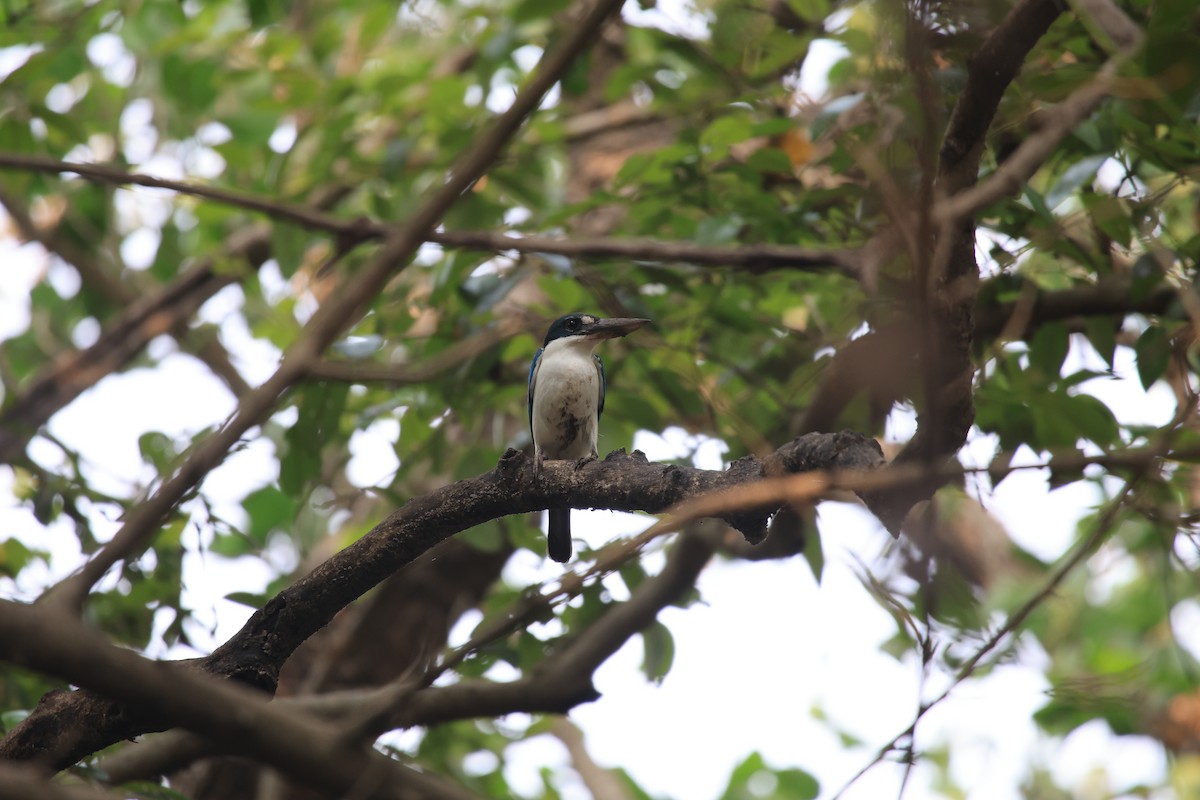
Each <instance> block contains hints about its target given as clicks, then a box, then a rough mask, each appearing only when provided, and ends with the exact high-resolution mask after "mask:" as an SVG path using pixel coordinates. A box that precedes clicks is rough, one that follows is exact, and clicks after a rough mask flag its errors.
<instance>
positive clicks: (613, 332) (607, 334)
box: [542, 314, 650, 347]
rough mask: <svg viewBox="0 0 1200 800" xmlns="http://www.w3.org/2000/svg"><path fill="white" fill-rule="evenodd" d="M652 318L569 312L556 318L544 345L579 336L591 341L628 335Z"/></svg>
mask: <svg viewBox="0 0 1200 800" xmlns="http://www.w3.org/2000/svg"><path fill="white" fill-rule="evenodd" d="M649 321H650V320H648V319H638V318H633V317H629V318H625V317H613V318H610V319H601V318H600V317H595V316H592V315H591V314H567V315H566V316H563V317H559V318H558V319H556V320H554V322H553V323H552V324H551V325H550V330H548V331H546V341H545V342H544V343H543V344H542V346H543V347H545V346H546V345H548V344H550V343H551V342H553V341H554V340H556V339H565V338H567V337H570V336H579V337H582V338H584V339H587V340H589V341H599V340H601V339H615V338H617V337H619V336H626V335H628V334H630V333H633V332H634V331H636V330H637V329H638V328H640V327H642V326H643V325H645V324H646V323H647V322H649Z"/></svg>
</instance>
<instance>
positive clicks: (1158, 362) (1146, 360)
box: [1133, 325, 1171, 389]
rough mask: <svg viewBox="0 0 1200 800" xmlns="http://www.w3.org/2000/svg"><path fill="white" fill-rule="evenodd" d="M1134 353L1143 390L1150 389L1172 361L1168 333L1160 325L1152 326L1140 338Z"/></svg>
mask: <svg viewBox="0 0 1200 800" xmlns="http://www.w3.org/2000/svg"><path fill="white" fill-rule="evenodd" d="M1133 351H1134V353H1135V354H1136V355H1137V371H1138V377H1139V378H1140V379H1141V381H1142V388H1144V389H1149V388H1150V386H1151V385H1152V384H1153V383H1154V382H1155V381H1157V380H1158V379H1159V378H1161V377H1162V376H1163V373H1164V372H1166V371H1167V364H1168V363H1170V360H1171V342H1170V340H1169V339H1168V338H1167V334H1166V331H1164V330H1163V329H1162V328H1161V327H1159V326H1158V325H1151V326H1150V327H1149V328H1147V329H1146V330H1145V331H1144V332H1143V333H1142V335H1141V336H1139V337H1138V340H1137V344H1136V345H1135V346H1134V348H1133Z"/></svg>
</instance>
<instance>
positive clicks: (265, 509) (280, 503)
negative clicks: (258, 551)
mask: <svg viewBox="0 0 1200 800" xmlns="http://www.w3.org/2000/svg"><path fill="white" fill-rule="evenodd" d="M298 507H299V506H298V503H297V502H296V500H295V499H294V498H292V497H289V496H288V495H286V494H284V493H283V492H282V491H281V490H279V489H277V488H276V487H274V486H264V487H263V488H261V489H258V490H256V491H253V492H251V493H250V494H248V495H246V499H245V500H243V501H242V508H244V509H246V514H247V515H248V516H249V517H250V528H249V530H247V534H248V535H249V537H250V539H251V541H253V542H254V543H255V544H256V545H258V546H259V547H265V546H266V544H267V536H268V535H269V534H270V533H271V531H274V530H285V531H286V530H287V529H288V528H290V527H291V525H292V523H293V522H294V521H295V518H296V510H297V508H298Z"/></svg>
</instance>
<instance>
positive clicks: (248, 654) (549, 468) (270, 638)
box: [0, 433, 882, 766]
mask: <svg viewBox="0 0 1200 800" xmlns="http://www.w3.org/2000/svg"><path fill="white" fill-rule="evenodd" d="M881 461H882V454H881V453H880V451H879V446H878V445H877V444H876V443H875V441H874V440H872V439H868V438H866V437H862V436H859V435H857V434H851V433H840V434H811V435H809V436H805V437H801V438H800V439H797V440H795V441H793V442H790V443H788V444H787V445H784V446H783V447H781V448H780V449H779V450H778V451H777V452H776V453H775V454H774V455H773V456H772V457H771V458H769V459H767V460H765V461H764V462H759V461H758V460H757V459H754V458H745V459H741V460H739V461H737V462H735V463H734V464H733V465H731V467H730V468H729V469H728V470H724V471H711V470H699V469H693V468H688V467H681V466H673V465H671V466H668V465H661V464H652V463H648V462H647V461H646V460H645V458H644V457H642V456H641V454H640V453H635V454H634V455H625V454H624V453H623V452H620V451H618V452H617V453H614V454H612V455H610V456H609V457H608V458H606V459H605V460H603V461H591V462H587V463H584V464H582V465H576V464H574V463H572V462H562V461H554V462H549V463H548V464H547V465H546V468H545V470H544V471H543V473H542V476H541V478H540V479H538V478H535V477H534V474H533V468H532V464H531V463H530V460H529V459H528V458H527V457H526V456H524V455H522V454H521V453H518V452H516V451H509V452H508V453H507V454H505V456H504V457H503V458H502V459H501V460H500V463H499V464H498V465H497V467H496V468H495V469H494V470H492V471H491V472H488V473H485V474H484V475H481V476H479V477H478V478H475V479H472V480H469V481H459V482H458V483H454V484H451V485H449V486H446V487H443V488H441V489H438V490H436V491H434V492H431V493H429V494H427V495H424V496H422V497H417V498H413V499H412V500H410V501H409V502H408V503H406V504H405V505H404V506H402V507H401V508H399V509H397V510H396V512H395V513H393V514H392V515H391V516H390V517H388V518H387V519H386V520H384V521H383V522H382V523H380V524H379V525H378V526H376V527H375V529H374V530H372V531H371V532H370V533H368V534H367V535H366V536H364V537H363V538H362V539H360V540H359V541H357V542H355V543H354V544H352V545H350V546H349V547H347V548H346V549H345V550H342V551H341V552H339V553H337V554H336V555H334V556H333V557H332V558H330V559H329V560H328V561H326V562H325V563H323V564H321V565H320V566H319V567H317V568H316V569H315V570H313V571H312V572H311V573H309V574H308V575H306V576H305V577H303V578H301V579H300V580H299V581H297V582H296V583H295V584H293V585H292V586H290V587H288V588H287V589H284V590H283V591H282V592H280V593H279V594H278V595H277V596H276V597H274V598H272V599H271V600H270V601H269V602H268V603H267V604H266V606H264V607H263V608H262V609H260V610H259V611H257V612H255V613H254V614H253V615H252V616H251V618H250V619H249V620H248V621H247V623H246V625H245V626H244V627H243V628H242V630H241V631H239V632H238V633H237V634H236V635H234V636H233V637H232V638H231V639H230V640H229V641H228V642H226V643H225V644H223V645H222V646H221V647H219V648H218V649H217V650H216V651H215V652H213V653H212V654H211V655H210V656H208V657H207V658H204V659H202V660H201V661H200V666H201V667H202V668H203V669H205V670H207V671H209V672H211V673H214V674H216V675H221V676H224V677H232V678H235V679H237V680H239V681H241V682H244V683H248V684H250V685H252V686H256V687H259V688H262V689H265V690H267V691H273V690H274V688H275V685H276V682H277V680H278V676H279V670H280V667H281V666H282V664H283V662H284V661H285V660H286V659H287V658H288V656H289V655H291V653H292V652H293V651H294V650H295V649H296V648H297V647H298V646H299V645H300V643H301V642H303V641H304V640H306V639H307V638H308V637H309V636H311V635H312V634H313V633H314V632H315V631H317V630H318V629H320V628H321V627H322V626H324V625H325V624H326V623H327V622H328V621H329V620H330V619H331V618H332V617H333V615H334V614H336V613H337V612H338V611H339V610H341V609H342V608H343V607H345V606H346V605H347V604H349V603H350V602H351V601H353V600H354V599H355V598H357V597H359V596H360V595H362V594H363V593H364V592H366V591H367V590H369V589H370V588H372V587H373V586H375V585H377V584H378V583H379V582H380V581H382V580H383V579H384V578H386V577H388V576H389V575H391V574H393V573H394V572H395V571H396V570H398V569H400V568H401V567H403V566H404V565H406V564H408V563H410V562H411V561H412V560H413V559H415V558H416V557H417V556H418V555H420V554H421V553H423V552H425V551H426V550H428V549H429V548H431V547H433V546H434V545H435V544H437V543H438V542H441V541H442V540H444V539H446V538H448V537H450V536H452V535H454V534H455V533H457V532H459V531H462V530H465V529H467V528H470V527H473V526H475V525H478V524H480V523H482V522H485V521H487V520H490V519H495V518H497V517H500V516H504V515H507V514H517V513H528V512H530V511H536V510H540V509H544V508H549V507H564V506H574V507H597V508H610V509H621V510H627V511H635V510H643V511H650V512H659V511H663V510H666V509H668V508H671V507H673V506H675V505H677V504H678V503H680V502H681V501H683V500H685V499H687V498H689V497H693V496H696V495H699V494H702V493H705V492H711V491H714V490H718V489H727V488H730V487H733V486H736V485H739V484H744V483H747V482H751V481H757V480H760V479H762V478H763V477H764V475H777V474H786V473H790V472H797V471H804V470H816V469H869V468H871V467H874V466H877V465H879V464H880V463H881ZM775 507H778V503H776V504H775V506H774V507H772V506H770V505H769V504H768V505H764V506H760V507H756V508H749V509H739V510H737V511H734V512H731V513H729V514H726V515H722V516H723V518H724V519H726V520H727V521H728V522H729V523H730V524H731V525H733V526H734V527H736V528H737V529H738V530H740V531H742V532H743V534H744V535H746V536H747V537H748V538H752V539H754V538H760V537H761V536H762V534H763V532H764V531H765V527H766V521H767V517H768V516H769V515H770V513H771V512H772V511H773V510H774V508H775ZM51 723H53V724H52V725H51ZM151 729H152V727H147V726H146V724H145V723H144V722H143V721H140V720H135V719H131V718H130V717H129V716H128V715H127V714H125V713H124V712H123V710H122V706H121V705H120V704H119V703H116V702H113V701H110V700H106V699H104V698H101V697H98V696H96V695H94V694H92V693H90V692H84V691H80V692H62V693H57V694H53V695H50V696H48V697H46V698H43V702H42V703H41V704H40V705H39V707H38V708H37V709H36V710H35V711H34V713H33V714H31V715H30V717H29V718H28V719H26V720H24V721H23V722H22V723H21V724H19V725H18V726H17V727H15V728H14V729H13V730H12V731H10V732H9V734H8V736H7V737H6V738H5V739H4V740H3V741H2V742H0V758H10V759H17V760H26V759H30V758H36V757H38V755H39V754H42V753H46V752H55V753H57V755H56V759H55V763H56V765H58V766H65V765H67V764H71V763H74V762H75V761H77V760H78V759H80V758H82V757H84V756H86V755H88V754H89V753H92V752H95V751H96V750H98V749H100V748H102V747H104V746H106V745H108V744H111V743H112V742H115V741H119V740H121V739H125V738H130V737H132V736H135V735H137V734H139V733H144V732H146V731H148V730H151ZM68 735H70V736H78V739H77V740H75V741H65V740H66V739H67V738H68Z"/></svg>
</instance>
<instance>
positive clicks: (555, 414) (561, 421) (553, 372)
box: [533, 339, 600, 459]
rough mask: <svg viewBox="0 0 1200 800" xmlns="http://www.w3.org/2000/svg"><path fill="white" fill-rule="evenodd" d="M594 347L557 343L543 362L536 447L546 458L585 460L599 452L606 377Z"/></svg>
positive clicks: (537, 390)
mask: <svg viewBox="0 0 1200 800" xmlns="http://www.w3.org/2000/svg"><path fill="white" fill-rule="evenodd" d="M593 348H594V345H593V343H591V342H588V341H585V340H582V339H575V340H572V339H556V340H554V341H552V342H550V344H548V345H547V346H546V349H545V350H544V351H543V352H542V357H541V359H540V360H539V361H538V371H537V378H536V383H535V386H534V392H533V441H534V444H536V445H537V446H538V447H539V448H541V450H542V453H543V454H544V455H545V456H546V458H553V459H570V458H584V457H585V456H589V455H591V454H592V453H594V452H595V450H596V429H597V425H596V422H597V420H596V418H597V412H598V408H599V403H600V376H599V374H597V372H596V364H595V362H594V361H593V360H592V350H593Z"/></svg>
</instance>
